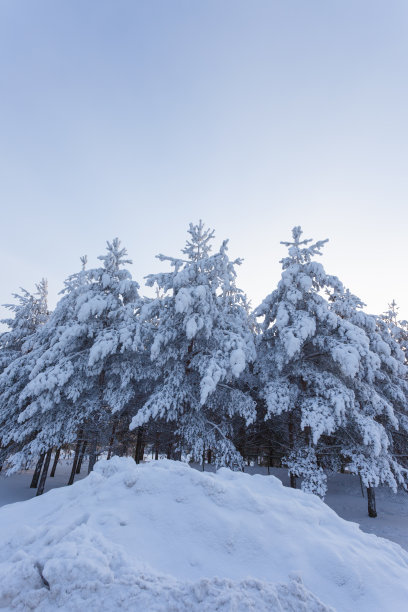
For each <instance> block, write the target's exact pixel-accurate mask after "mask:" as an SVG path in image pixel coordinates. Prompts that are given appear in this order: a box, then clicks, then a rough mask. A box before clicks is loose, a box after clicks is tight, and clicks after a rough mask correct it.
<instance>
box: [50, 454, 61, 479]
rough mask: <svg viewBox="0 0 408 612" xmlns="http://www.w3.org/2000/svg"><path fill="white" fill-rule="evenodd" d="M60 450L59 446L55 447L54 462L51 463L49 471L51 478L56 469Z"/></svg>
mask: <svg viewBox="0 0 408 612" xmlns="http://www.w3.org/2000/svg"><path fill="white" fill-rule="evenodd" d="M60 452H61V449H60V448H57V450H56V451H55V457H54V463H53V464H52V468H51V473H50V477H52V478H54V476H55V470H56V469H57V465H58V460H59V456H60Z"/></svg>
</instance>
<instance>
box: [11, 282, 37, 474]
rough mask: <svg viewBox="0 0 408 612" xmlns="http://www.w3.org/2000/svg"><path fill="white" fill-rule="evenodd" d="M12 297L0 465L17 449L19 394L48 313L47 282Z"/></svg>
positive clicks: (25, 380)
mask: <svg viewBox="0 0 408 612" xmlns="http://www.w3.org/2000/svg"><path fill="white" fill-rule="evenodd" d="M13 297H14V298H15V299H16V303H14V304H6V305H5V306H6V308H8V309H10V310H11V311H12V312H13V313H14V317H10V318H8V319H4V320H3V321H2V323H4V324H6V325H7V326H8V328H9V329H8V330H7V331H5V332H3V333H2V334H1V335H0V373H1V375H0V440H2V442H1V446H0V449H1V450H0V466H2V465H3V462H4V461H5V459H6V458H7V456H8V455H9V454H10V453H12V452H16V449H17V446H16V442H15V440H13V437H12V432H13V431H14V429H15V426H16V423H17V419H18V416H19V413H20V410H19V409H18V407H17V402H16V397H17V396H18V394H19V393H20V392H21V390H22V389H23V388H24V386H25V385H26V384H27V382H28V380H29V375H30V372H31V368H30V366H29V362H31V356H30V353H31V351H32V349H33V338H34V337H35V332H36V331H37V330H38V329H39V328H40V327H41V326H43V325H44V324H45V322H46V320H47V318H48V315H49V312H48V305H47V297H48V286H47V281H46V280H45V279H42V280H41V281H40V282H39V283H38V284H37V285H36V292H35V293H29V292H28V291H26V290H25V289H21V293H20V294H18V293H15V294H13Z"/></svg>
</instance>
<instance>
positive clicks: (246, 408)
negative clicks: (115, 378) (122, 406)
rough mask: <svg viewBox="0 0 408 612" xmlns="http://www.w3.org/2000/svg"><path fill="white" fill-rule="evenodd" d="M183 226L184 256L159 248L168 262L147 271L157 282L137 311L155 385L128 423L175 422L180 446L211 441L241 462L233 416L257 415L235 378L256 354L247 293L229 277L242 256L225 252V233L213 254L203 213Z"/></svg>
mask: <svg viewBox="0 0 408 612" xmlns="http://www.w3.org/2000/svg"><path fill="white" fill-rule="evenodd" d="M188 232H189V240H188V241H187V244H186V246H185V248H184V249H183V253H184V255H185V258H183V259H181V258H173V257H166V256H164V255H159V256H158V258H159V259H160V260H161V261H164V262H169V263H170V265H171V267H172V270H171V271H170V272H164V273H161V274H154V275H149V276H148V277H147V284H148V285H150V286H153V285H154V286H156V288H157V290H158V295H157V297H156V298H155V299H153V300H151V301H150V302H149V303H147V304H146V305H145V306H144V308H143V311H142V318H143V320H144V322H145V329H146V330H148V333H149V334H150V337H151V341H150V343H151V346H150V356H151V362H152V365H153V366H154V370H153V372H152V374H153V376H154V378H155V386H154V391H153V393H152V394H151V396H150V397H149V399H148V400H147V402H146V403H145V404H144V406H143V407H142V408H141V409H140V410H139V411H138V412H137V414H136V416H135V417H134V418H133V420H132V424H131V427H132V428H136V427H140V426H143V425H145V424H146V423H148V422H149V421H151V420H160V419H164V420H167V421H171V422H174V423H175V424H176V427H177V430H176V436H178V437H179V439H180V444H179V447H180V446H182V447H183V451H184V452H186V453H187V452H188V453H190V454H191V456H192V458H194V459H195V460H197V461H202V458H203V455H204V452H205V451H206V450H209V449H211V450H212V451H213V453H214V456H215V462H216V464H217V465H227V464H228V465H233V466H234V465H235V466H236V465H241V461H242V459H241V457H240V455H239V453H238V452H237V451H236V449H235V447H234V444H233V443H232V440H231V438H232V418H233V417H234V415H237V416H239V417H241V418H242V419H244V420H245V421H246V422H247V423H249V422H252V421H253V420H254V417H255V406H254V402H253V401H252V399H251V398H250V397H249V396H248V395H247V394H245V393H243V392H242V391H241V390H240V389H238V387H237V385H236V382H237V380H238V379H239V377H240V376H241V374H242V373H243V372H244V370H245V368H246V366H247V364H249V363H251V362H252V361H253V360H254V358H255V349H254V340H253V333H252V329H251V325H250V321H249V317H248V306H247V302H246V298H245V295H244V294H243V292H242V291H241V290H240V289H238V288H237V287H236V284H235V281H236V271H235V268H236V266H237V265H239V264H240V263H241V261H240V260H239V259H237V260H235V261H231V260H230V259H229V257H228V255H227V241H224V242H223V243H222V245H221V248H220V250H219V251H218V252H217V253H215V254H214V255H211V253H210V251H211V241H212V240H213V238H214V232H213V231H211V230H209V229H205V228H204V225H203V223H202V221H200V222H199V223H198V224H197V225H193V224H190V227H189V230H188ZM180 450H181V448H180Z"/></svg>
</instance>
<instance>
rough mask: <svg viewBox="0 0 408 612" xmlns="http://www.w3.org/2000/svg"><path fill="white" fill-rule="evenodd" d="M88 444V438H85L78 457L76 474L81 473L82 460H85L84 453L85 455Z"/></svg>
mask: <svg viewBox="0 0 408 612" xmlns="http://www.w3.org/2000/svg"><path fill="white" fill-rule="evenodd" d="M87 444H88V442H87V440H84V441H83V444H82V448H81V452H80V454H79V457H78V463H77V467H76V470H75V474H80V473H81V467H82V461H83V460H84V455H85V450H86V445H87Z"/></svg>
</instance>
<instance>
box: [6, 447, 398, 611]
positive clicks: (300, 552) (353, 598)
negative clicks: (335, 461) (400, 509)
mask: <svg viewBox="0 0 408 612" xmlns="http://www.w3.org/2000/svg"><path fill="white" fill-rule="evenodd" d="M0 542H1V546H0V607H1V608H2V609H8V610H14V609H17V610H30V609H35V610H44V611H46V610H47V611H48V610H55V609H58V608H60V609H64V610H83V609H84V608H87V609H98V610H113V609H116V608H119V609H120V608H122V609H132V610H149V611H150V610H152V611H155V610H157V611H161V610H163V611H165V610H175V611H176V610H177V611H179V610H182V611H184V610H186V611H187V610H195V609H197V610H208V611H209V610H211V611H212V610H225V611H227V610H228V611H229V610H237V611H241V610H242V611H246V610H255V609H256V610H261V611H263V610H265V611H267V610H268V611H269V610H293V611H302V610H312V611H314V610H316V611H317V610H319V611H320V610H327V609H330V606H331V607H334V608H335V609H337V610H339V611H340V610H341V611H347V610H350V611H351V610H356V609H358V610H359V612H364V611H365V610H367V611H368V610H370V611H372V610H392V611H393V612H394V611H395V612H398V611H399V610H401V611H402V610H406V602H407V601H408V554H407V553H406V552H405V551H404V550H403V549H402V548H400V547H399V546H398V545H396V544H394V543H392V542H389V541H387V540H383V539H381V538H377V537H376V536H373V535H368V534H365V533H363V532H361V531H360V530H359V528H358V526H357V525H356V524H354V523H349V522H347V521H344V520H343V519H341V518H339V517H338V516H337V515H336V514H335V512H333V511H332V510H331V509H330V508H328V507H327V506H326V505H325V504H324V503H323V502H322V501H321V500H320V499H319V498H317V497H316V496H314V495H310V494H305V493H303V492H302V491H297V490H292V489H288V488H286V487H284V486H283V485H282V483H281V482H280V481H279V480H278V479H277V478H275V477H274V476H270V477H266V476H260V475H254V476H251V475H248V474H243V473H240V472H232V471H230V470H228V469H221V470H219V471H218V472H217V474H210V473H202V472H198V471H196V470H194V469H192V468H190V467H189V466H188V465H186V464H182V463H178V462H172V461H167V460H163V461H156V462H152V463H149V464H145V465H139V466H137V465H136V464H135V463H134V461H133V459H130V458H118V457H114V458H113V459H111V460H110V461H105V460H102V461H100V462H98V463H97V464H96V466H95V471H94V472H93V473H91V474H90V476H88V477H87V478H85V479H84V480H82V481H79V482H77V483H76V484H74V485H73V486H72V487H66V488H61V489H54V490H53V491H50V492H49V493H47V494H45V495H43V496H42V497H38V498H34V499H32V500H29V501H26V502H21V503H16V504H11V505H9V506H5V507H3V508H1V509H0ZM277 583H278V584H277ZM321 602H324V603H321Z"/></svg>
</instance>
